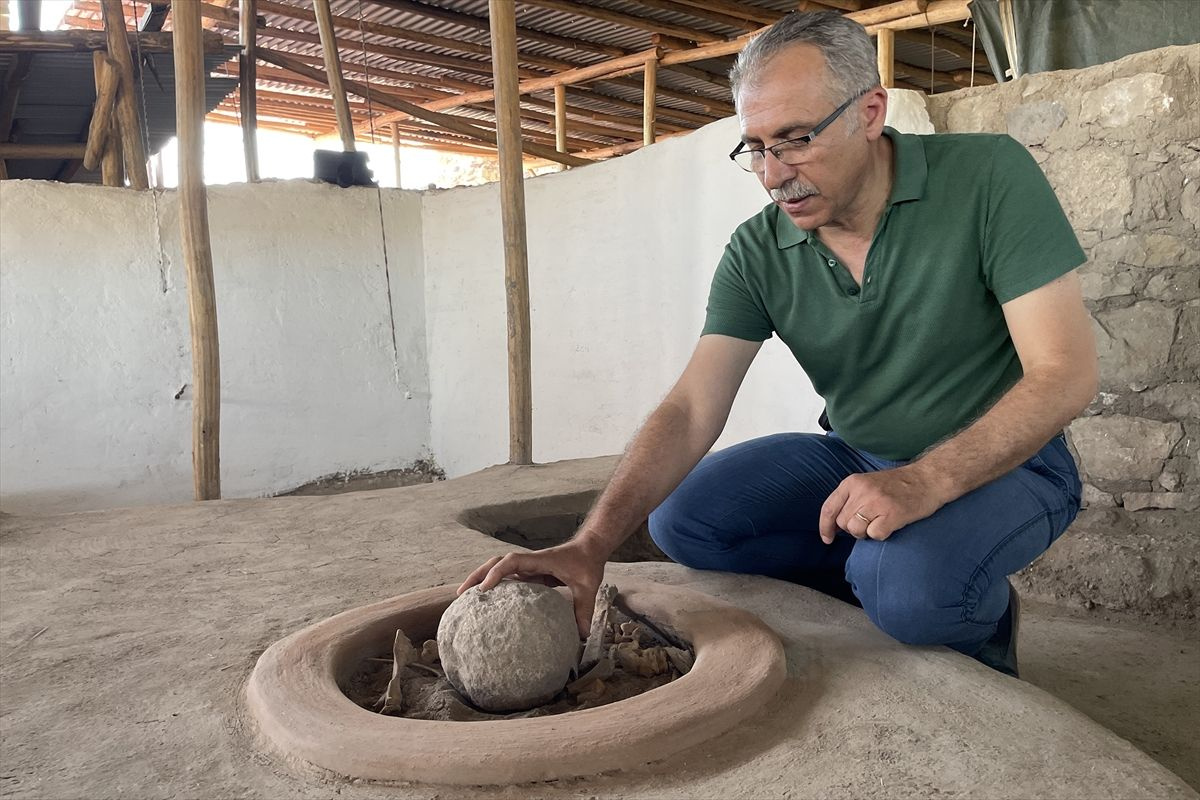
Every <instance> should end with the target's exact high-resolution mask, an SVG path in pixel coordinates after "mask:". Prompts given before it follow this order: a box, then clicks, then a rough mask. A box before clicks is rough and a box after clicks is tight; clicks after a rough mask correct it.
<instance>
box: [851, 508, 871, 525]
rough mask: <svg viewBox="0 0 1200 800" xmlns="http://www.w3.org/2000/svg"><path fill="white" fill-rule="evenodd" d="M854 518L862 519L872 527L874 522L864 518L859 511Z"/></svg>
mask: <svg viewBox="0 0 1200 800" xmlns="http://www.w3.org/2000/svg"><path fill="white" fill-rule="evenodd" d="M854 516H856V517H858V518H859V519H861V520H862V521H863V522H865V523H867V524H868V525H870V524H871V522H872V520H870V519H868V518H867V517H864V516H863V515H862V513H861V512H859V511H855V512H854Z"/></svg>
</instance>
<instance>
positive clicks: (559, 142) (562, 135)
mask: <svg viewBox="0 0 1200 800" xmlns="http://www.w3.org/2000/svg"><path fill="white" fill-rule="evenodd" d="M554 149H556V150H558V152H560V153H565V152H567V86H566V84H563V83H560V84H559V85H558V86H555V87H554Z"/></svg>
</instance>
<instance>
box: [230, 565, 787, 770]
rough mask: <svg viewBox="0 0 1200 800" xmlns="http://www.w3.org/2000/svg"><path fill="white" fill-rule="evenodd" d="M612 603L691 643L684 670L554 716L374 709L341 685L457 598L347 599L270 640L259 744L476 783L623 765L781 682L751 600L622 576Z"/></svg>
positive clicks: (328, 760) (686, 738) (330, 765)
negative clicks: (427, 715)
mask: <svg viewBox="0 0 1200 800" xmlns="http://www.w3.org/2000/svg"><path fill="white" fill-rule="evenodd" d="M621 598H622V602H623V607H624V608H626V609H628V611H629V612H630V613H631V614H633V615H636V616H639V617H644V618H645V619H647V620H649V621H651V622H652V623H653V624H654V625H655V627H657V628H659V629H661V630H669V631H671V632H672V633H673V634H674V635H676V636H678V637H679V638H680V639H682V640H683V641H686V642H688V643H690V645H691V647H692V649H693V650H694V652H695V663H694V665H692V667H691V669H690V670H689V671H688V672H687V674H686V675H683V676H682V677H680V678H678V679H676V680H673V681H671V682H669V683H666V684H664V685H661V686H658V687H656V688H652V689H650V690H649V691H646V692H644V693H642V694H639V695H636V696H633V697H629V698H627V699H621V700H618V701H616V702H612V703H609V704H604V705H597V706H594V707H590V708H584V709H581V710H575V711H568V712H567V713H561V714H556V715H551V716H537V717H522V718H505V719H494V720H486V721H478V720H476V721H446V720H428V719H409V718H405V717H395V716H387V715H382V714H378V713H374V712H373V711H370V710H368V709H366V708H363V707H361V706H360V705H358V704H356V703H355V702H354V700H352V699H351V698H350V697H349V696H347V694H346V689H347V688H348V687H351V686H352V685H353V684H354V679H355V676H356V675H358V674H359V673H360V671H361V669H362V667H363V664H364V663H365V662H366V661H367V659H370V658H377V657H378V654H379V653H380V652H386V651H387V650H388V648H389V647H390V645H391V642H392V639H393V637H394V635H395V632H396V630H397V628H399V629H401V630H404V631H405V632H406V633H408V635H409V636H410V638H412V639H413V640H414V641H417V640H421V641H423V640H424V639H427V638H432V637H433V636H434V634H435V633H436V630H437V624H438V621H439V619H440V617H441V614H442V612H443V611H445V609H446V608H447V607H448V606H449V605H450V603H451V602H452V601H453V599H454V588H453V587H451V586H442V587H437V588H434V589H428V590H425V591H421V592H414V593H411V594H406V595H402V596H400V597H395V598H392V599H390V600H385V601H382V602H380V603H375V604H373V605H368V606H363V607H360V608H356V609H352V610H350V611H346V612H344V613H342V614H339V615H337V616H335V617H331V618H329V619H327V620H324V621H322V622H319V623H317V624H315V625H312V626H310V627H308V628H305V629H303V630H301V631H298V632H297V633H295V634H292V635H291V636H289V637H287V638H285V639H283V640H281V641H280V642H278V643H276V644H275V645H272V646H271V647H270V648H268V649H267V651H266V652H265V653H263V655H262V657H261V658H260V659H259V661H258V664H257V666H256V667H255V669H254V672H253V674H252V675H251V677H250V682H249V685H248V687H247V702H248V705H249V708H250V711H251V714H252V716H253V717H254V719H255V720H256V722H257V725H258V732H259V735H260V737H261V738H262V740H263V741H264V743H265V744H267V745H268V746H269V747H270V748H271V749H272V750H274V751H276V752H278V753H281V754H282V755H284V756H285V757H286V758H288V759H289V760H294V761H298V762H300V763H302V764H307V765H312V766H316V767H320V768H322V769H326V770H329V771H332V772H334V773H337V774H339V775H343V776H347V777H350V778H359V779H364V780H370V781H380V782H400V781H418V782H427V783H441V784H459V785H478V784H501V783H519V782H526V781H540V780H552V779H556V778H565V777H573V776H582V775H590V774H595V773H600V772H608V771H613V770H621V769H630V768H633V767H637V766H640V765H642V764H644V763H648V762H651V761H656V760H659V759H662V758H666V757H668V756H670V755H673V754H674V753H677V752H680V751H682V750H685V749H687V748H688V747H692V746H694V745H696V744H699V743H700V742H702V741H704V740H707V739H709V738H712V737H714V736H717V735H719V734H721V733H724V732H725V731H727V730H729V729H731V728H733V727H734V726H736V725H737V724H738V723H739V722H741V721H742V720H744V719H746V718H747V717H749V716H750V715H752V714H754V713H756V712H757V711H758V710H759V709H760V708H761V707H762V706H763V705H764V704H765V703H766V702H767V700H769V699H770V698H771V697H772V696H774V695H775V693H776V692H777V691H778V689H779V687H780V686H781V685H782V683H783V681H784V678H785V674H786V664H785V657H784V651H783V647H782V644H781V643H780V641H779V639H778V637H777V636H776V635H775V633H774V632H773V631H772V630H771V629H770V628H769V627H767V626H766V625H765V624H764V623H763V622H761V621H760V620H759V619H758V618H757V617H755V616H754V615H753V614H750V613H749V612H747V611H744V610H742V609H739V608H736V607H733V606H730V605H727V604H725V603H723V602H721V601H718V600H716V599H714V598H712V597H709V596H707V595H704V594H701V593H699V592H695V591H691V590H687V589H681V588H677V587H669V586H664V585H659V584H655V583H652V582H648V581H623V582H622V584H621Z"/></svg>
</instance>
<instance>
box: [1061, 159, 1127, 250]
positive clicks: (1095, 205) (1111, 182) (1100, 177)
mask: <svg viewBox="0 0 1200 800" xmlns="http://www.w3.org/2000/svg"><path fill="white" fill-rule="evenodd" d="M1044 169H1045V172H1046V177H1047V178H1048V179H1049V180H1050V184H1051V185H1052V186H1053V187H1054V189H1055V192H1056V193H1057V194H1058V199H1059V202H1060V203H1062V207H1063V211H1065V212H1066V214H1067V218H1068V219H1070V220H1071V225H1072V227H1074V228H1076V229H1079V230H1110V229H1111V230H1119V229H1123V228H1124V226H1125V217H1126V216H1127V215H1128V214H1129V210H1130V208H1132V206H1133V177H1132V174H1131V172H1130V161H1129V158H1128V157H1127V156H1125V155H1123V154H1122V153H1120V152H1117V151H1115V150H1112V149H1109V148H1105V147H1100V146H1091V147H1084V148H1081V149H1078V150H1067V151H1060V152H1056V153H1054V155H1053V156H1051V157H1050V158H1049V159H1047V160H1046V163H1045V165H1044Z"/></svg>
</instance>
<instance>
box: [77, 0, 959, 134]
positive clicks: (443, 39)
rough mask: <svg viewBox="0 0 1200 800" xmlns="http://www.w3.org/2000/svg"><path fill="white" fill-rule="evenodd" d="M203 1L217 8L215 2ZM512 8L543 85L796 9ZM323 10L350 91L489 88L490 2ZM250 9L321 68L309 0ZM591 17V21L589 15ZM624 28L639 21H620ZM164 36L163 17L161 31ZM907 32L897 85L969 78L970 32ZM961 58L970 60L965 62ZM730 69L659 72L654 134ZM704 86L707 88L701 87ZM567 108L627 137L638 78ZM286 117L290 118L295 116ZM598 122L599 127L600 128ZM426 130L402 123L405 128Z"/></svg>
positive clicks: (214, 11) (81, 4)
mask: <svg viewBox="0 0 1200 800" xmlns="http://www.w3.org/2000/svg"><path fill="white" fill-rule="evenodd" d="M124 2H125V3H126V15H127V18H128V19H129V20H130V21H131V22H132V21H133V20H135V19H136V18H137V16H138V15H139V13H141V12H144V10H145V7H146V0H139V3H138V5H137V7H136V8H135V7H134V4H133V2H132V0H124ZM212 2H214V3H219V2H220V0H212ZM260 2H265V0H260ZM513 2H515V3H516V19H517V26H518V31H517V41H518V48H519V52H520V64H521V66H522V67H523V69H524V73H523V74H524V76H525V77H531V76H539V75H551V74H554V73H556V72H560V71H562V70H565V69H571V68H576V67H583V66H589V65H593V64H598V63H601V62H604V61H606V60H608V59H610V58H613V57H615V56H619V55H621V54H627V53H634V52H639V51H642V50H645V49H647V48H649V47H651V46H652V44H653V38H652V37H653V33H654V31H652V30H647V29H646V28H648V27H649V28H655V29H658V30H661V29H662V28H666V29H667V30H665V31H661V32H663V33H664V34H667V35H668V36H670V37H673V38H685V39H690V40H701V39H709V38H719V39H722V40H724V39H731V38H735V37H737V36H740V35H742V34H744V33H745V32H746V30H747V29H748V28H753V27H754V26H755V25H758V24H760V22H758V21H754V20H752V19H747V21H746V22H745V23H742V22H740V21H739V20H740V19H741V18H743V17H751V18H752V17H756V16H758V17H761V16H763V15H764V14H766V15H782V14H784V13H786V12H788V11H790V10H792V9H794V8H796V6H797V0H740V2H736V3H730V2H728V0H722V2H715V0H714V2H713V3H712V4H710V5H707V6H705V7H703V8H697V7H696V6H697V5H698V3H696V2H695V0H675V2H670V3H664V2H660V0H570V2H569V5H568V6H566V7H565V8H559V6H562V5H563V3H562V2H561V0H513ZM827 2H833V0H827ZM886 2H889V0H860V3H861V5H863V6H864V7H869V6H873V5H882V4H885V3H886ZM330 5H331V9H332V11H333V13H334V15H335V16H336V17H340V18H342V19H341V20H339V24H338V25H337V26H335V27H337V30H338V39H339V49H340V53H341V56H342V60H343V64H344V68H345V71H346V73H347V74H348V75H349V76H350V77H353V78H354V79H355V80H364V79H369V82H370V83H371V84H373V85H379V86H381V87H383V89H384V91H387V90H389V89H390V90H391V91H403V92H405V93H406V94H404V95H402V96H404V97H407V98H411V99H412V100H413V101H414V102H423V100H422V98H435V97H443V96H446V93H456V92H464V91H475V90H477V89H487V88H489V87H490V86H491V84H492V78H491V66H492V65H491V60H490V56H489V53H490V46H489V31H488V0H331V3H330ZM232 7H233V9H234V10H232V11H231V10H229V9H223V8H220V7H216V6H214V5H207V6H205V9H206V23H205V24H206V25H207V26H208V27H210V28H211V29H213V30H216V31H219V32H221V33H222V34H223V35H225V36H226V37H227V39H228V40H229V41H231V42H232V41H235V40H236V38H237V23H236V2H234V3H233V4H232ZM284 7H287V8H291V9H295V11H290V10H286V9H285V8H284ZM259 8H260V10H259V13H260V16H261V17H262V18H263V21H264V22H265V25H266V27H265V28H260V33H259V45H260V46H261V47H267V48H270V49H273V50H278V51H280V52H285V53H291V54H295V55H299V56H302V57H303V58H304V59H305V60H306V63H308V64H311V65H314V66H317V67H318V68H322V69H323V65H322V53H321V47H320V43H319V41H318V34H317V26H316V23H315V22H313V21H310V20H308V19H303V17H306V16H311V15H312V3H311V0H274V4H267V5H266V6H265V7H264V6H261V5H260V7H259ZM597 14H598V15H600V16H599V17H597V16H595V15H597ZM739 15H742V16H741V17H739ZM97 17H98V12H97V11H96V4H95V3H94V0H92V1H91V2H89V0H78V10H77V11H76V12H73V17H72V16H69V17H68V24H70V19H72V18H73V19H75V20H77V21H78V24H82V25H89V26H92V27H94V26H95V25H96V24H97V23H96V21H95V20H96V18H97ZM601 17H604V18H601ZM631 17H635V18H637V20H638V21H635V20H631V19H629V18H631ZM89 20H90V21H89ZM359 26H364V27H363V28H359ZM371 26H386V29H385V30H384V31H380V30H378V28H376V30H373V31H366V30H365V27H371ZM170 27H171V26H170V20H169V18H168V20H167V23H166V29H168V30H169V29H170ZM917 33H922V34H923V33H924V31H909V32H907V33H906V35H904V36H901V35H897V37H896V55H897V74H898V76H903V79H904V80H905V81H906V82H907V83H908V84H910V85H917V86H922V87H926V88H928V87H929V86H930V79H931V77H932V81H933V83H932V87H933V89H934V91H949V90H953V89H956V88H958V85H959V84H958V83H956V80H957V81H959V82H961V81H962V80H963V78H962V74H963V72H962V71H967V73H968V74H969V70H970V63H969V58H966V57H963V52H964V50H963V44H964V40H965V43H966V46H967V47H968V48H969V45H970V35H971V34H970V30H969V29H968V30H966V31H955V30H949V29H947V28H946V27H945V26H939V27H938V29H937V36H938V37H939V41H941V42H943V43H945V42H946V41H949V42H950V43H951V44H950V45H949V47H950V49H949V50H947V49H946V48H945V47H944V46H942V47H935V48H933V49H930V47H929V46H928V45H927V44H925V43H923V42H921V41H918V39H917V37H916V36H914V34H917ZM954 43H957V46H956V45H955V44H954ZM956 53H957V54H956ZM966 55H967V56H969V52H967V53H966ZM731 60H732V59H731V57H728V56H726V57H721V58H713V59H707V60H704V61H699V62H695V63H692V64H689V65H686V67H682V68H670V67H663V68H661V69H660V70H659V73H658V75H659V77H658V85H659V88H660V91H659V95H658V98H657V103H658V106H659V117H660V122H661V123H662V124H663V126H664V130H679V129H687V128H695V127H699V126H700V125H702V124H704V123H705V122H707V121H710V120H714V119H718V118H720V117H721V116H723V115H724V114H726V113H728V112H729V109H730V108H731V105H732V98H731V97H730V93H729V89H728V87H727V81H726V80H725V75H726V73H727V71H728V68H729V64H730V62H731ZM931 66H932V69H933V72H932V73H930V67H931ZM261 69H264V72H263V73H260V80H259V86H260V87H261V88H263V89H267V88H271V89H274V90H276V91H290V92H309V91H310V89H308V88H306V87H305V86H304V84H305V83H307V82H308V81H306V80H297V81H296V82H294V83H292V82H289V80H288V79H286V78H285V77H283V73H282V72H280V71H279V70H277V69H275V68H272V69H271V70H270V71H269V72H266V71H265V68H261ZM230 71H231V72H232V70H230ZM955 73H957V76H956V74H955ZM706 76H709V77H707V79H706ZM568 97H569V104H570V106H571V108H570V110H569V114H568V116H569V117H574V118H577V119H587V118H588V116H587V115H589V114H598V115H600V116H602V117H606V118H608V122H609V123H610V124H611V122H612V121H613V120H616V119H620V120H623V124H624V125H626V126H627V127H628V128H629V129H631V130H640V126H641V120H640V115H641V106H642V88H641V79H640V76H638V75H637V74H634V75H630V76H626V77H624V78H619V79H603V80H595V81H591V82H589V83H587V84H584V85H582V86H579V87H571V89H570V90H569V92H568ZM551 99H552V93H551V92H541V93H538V100H539V101H540V102H541V106H540V107H533V108H530V104H526V107H527V108H529V110H531V111H535V112H536V113H538V114H546V113H550V114H552V109H548V108H547V107H546V104H547V103H548V102H549V101H550V100H551ZM259 106H260V113H262V115H263V116H264V119H266V118H267V117H268V116H269V115H271V114H273V113H274V114H276V116H278V115H279V114H283V113H285V112H288V111H289V109H288V107H287V103H286V100H285V99H281V98H278V97H276V98H267V99H266V100H265V101H260V103H259ZM235 110H236V101H235V100H232V99H231V100H230V101H228V102H226V103H225V105H224V106H223V112H224V114H223V117H222V121H227V122H228V121H232V120H233V119H234V115H233V114H232V111H235ZM290 111H291V113H293V114H295V113H296V111H295V109H290ZM370 113H371V115H372V116H371V118H369V119H368V118H365V117H361V116H358V117H356V123H357V122H360V121H362V122H364V124H363V125H362V126H360V128H359V130H360V133H362V134H369V133H371V132H372V131H376V130H378V132H383V130H382V128H380V125H379V124H376V123H375V122H374V121H373V120H376V119H378V118H380V117H383V116H385V115H386V114H387V113H388V110H387V109H386V108H381V107H380V106H379V105H378V103H374V104H370ZM447 113H455V114H459V115H462V116H464V117H468V118H471V119H475V120H489V119H490V118H491V117H490V112H489V111H484V110H482V109H479V108H472V109H454V110H450V111H448V112H447ZM306 114H307V116H308V119H307V121H304V122H301V121H296V126H297V129H299V130H306V131H312V132H321V133H326V132H330V131H332V130H334V129H335V127H336V123H335V118H334V114H333V109H332V103H330V105H329V106H328V107H326V108H325V109H323V110H322V109H321V108H319V107H317V106H311V105H310V106H307V107H306ZM673 114H674V116H673ZM364 120H365V121H364ZM599 122H600V123H601V124H604V120H599ZM424 124H425V123H418V122H417V121H414V120H408V121H406V122H405V127H406V129H407V128H411V127H413V126H419V125H424ZM618 124H621V123H618ZM525 129H526V131H528V132H529V133H530V134H533V135H536V136H542V135H544V134H548V133H550V132H551V130H552V123H551V122H548V121H546V120H543V119H532V118H528V117H527V118H526V120H525ZM428 130H429V132H430V134H431V135H434V134H436V135H437V136H444V137H446V138H448V139H453V140H458V139H460V138H461V137H459V136H457V135H455V136H451V135H449V134H447V133H446V132H445V131H441V130H438V129H436V128H434V127H433V126H429V127H428ZM568 132H569V134H570V136H571V137H572V138H573V139H575V140H578V142H581V143H582V142H595V143H596V144H597V145H601V146H602V145H608V144H617V143H621V142H626V141H629V137H627V136H626V137H622V136H621V135H618V134H613V135H611V136H609V135H606V134H605V133H603V132H598V131H596V130H594V129H588V126H586V125H576V127H575V129H571V125H570V124H569V125H568ZM416 134H417V130H406V131H405V135H406V136H415V135H416Z"/></svg>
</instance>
